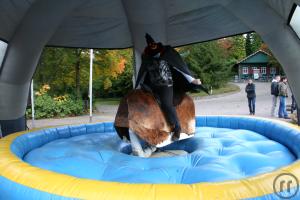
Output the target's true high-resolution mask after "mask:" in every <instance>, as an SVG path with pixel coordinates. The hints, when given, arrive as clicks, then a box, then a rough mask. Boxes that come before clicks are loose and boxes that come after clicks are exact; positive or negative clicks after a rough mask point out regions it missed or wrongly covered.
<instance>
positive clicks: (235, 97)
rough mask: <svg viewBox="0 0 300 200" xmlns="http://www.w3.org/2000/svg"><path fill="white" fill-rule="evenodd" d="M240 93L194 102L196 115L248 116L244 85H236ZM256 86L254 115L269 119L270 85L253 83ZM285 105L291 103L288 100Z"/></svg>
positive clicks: (270, 103) (289, 99)
mask: <svg viewBox="0 0 300 200" xmlns="http://www.w3.org/2000/svg"><path fill="white" fill-rule="evenodd" d="M237 85H238V86H239V87H240V88H241V91H240V92H238V93H234V94H231V95H223V96H222V97H218V98H214V97H212V98H203V99H200V100H197V101H195V105H196V114H197V115H249V109H248V101H247V98H246V93H245V86H246V83H239V84H237ZM255 85H256V96H257V97H256V115H257V116H260V117H271V105H272V99H271V95H270V83H255ZM287 103H288V104H290V103H291V98H288V100H287Z"/></svg>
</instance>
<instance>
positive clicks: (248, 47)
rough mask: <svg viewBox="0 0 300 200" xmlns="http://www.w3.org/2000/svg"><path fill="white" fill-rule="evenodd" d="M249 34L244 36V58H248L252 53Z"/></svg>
mask: <svg viewBox="0 0 300 200" xmlns="http://www.w3.org/2000/svg"><path fill="white" fill-rule="evenodd" d="M251 43H252V42H251V34H250V33H247V34H246V41H245V52H246V56H249V55H251V54H252V53H253V49H252V44H251Z"/></svg>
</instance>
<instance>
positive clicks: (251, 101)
mask: <svg viewBox="0 0 300 200" xmlns="http://www.w3.org/2000/svg"><path fill="white" fill-rule="evenodd" d="M245 92H246V93H247V98H248V106H249V112H250V115H255V100H256V94H255V85H254V83H253V81H252V79H249V80H248V84H247V86H246V88H245Z"/></svg>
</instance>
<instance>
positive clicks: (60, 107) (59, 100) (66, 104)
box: [26, 92, 84, 119]
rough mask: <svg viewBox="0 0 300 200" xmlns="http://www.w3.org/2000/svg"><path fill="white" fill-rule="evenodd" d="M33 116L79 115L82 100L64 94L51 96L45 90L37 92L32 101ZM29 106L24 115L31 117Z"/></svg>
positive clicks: (82, 110) (81, 110)
mask: <svg viewBox="0 0 300 200" xmlns="http://www.w3.org/2000/svg"><path fill="white" fill-rule="evenodd" d="M34 105H35V106H34V108H35V118H36V119H41V118H52V117H66V116H76V115H81V114H83V112H84V109H83V101H82V100H76V99H75V98H74V97H71V96H68V95H64V96H59V97H55V98H52V97H51V96H50V95H49V94H48V93H47V92H44V93H43V92H42V93H41V92H37V95H36V97H35V102H34ZM31 111H32V110H31V108H28V109H27V110H26V115H27V116H28V117H31Z"/></svg>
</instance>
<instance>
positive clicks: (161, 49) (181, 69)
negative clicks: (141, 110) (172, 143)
mask: <svg viewBox="0 0 300 200" xmlns="http://www.w3.org/2000/svg"><path fill="white" fill-rule="evenodd" d="M145 37H146V41H147V46H146V48H145V49H144V52H143V55H142V64H141V68H140V70H139V73H138V76H137V80H136V84H135V87H136V88H137V87H139V86H140V87H141V88H142V89H144V90H146V91H150V92H152V93H153V95H154V96H155V98H156V99H157V100H158V102H159V104H160V108H161V109H162V111H163V113H164V115H165V117H166V120H167V122H168V123H169V124H170V125H171V127H172V129H173V130H172V132H173V136H172V140H178V139H179V136H180V132H181V127H180V123H179V120H178V117H177V113H176V109H175V106H176V105H178V104H179V103H180V101H181V99H182V97H183V95H184V94H185V92H187V91H190V90H195V89H203V90H205V91H206V92H207V93H208V91H207V90H206V89H205V88H204V87H203V86H202V85H201V81H200V79H195V78H193V76H192V73H191V72H190V70H189V69H188V67H187V65H186V64H185V63H184V61H183V60H182V58H181V56H180V55H179V53H178V52H177V51H176V50H175V49H174V48H172V47H171V46H164V45H163V44H162V43H156V42H155V41H154V39H153V38H152V37H151V36H150V35H149V34H146V36H145Z"/></svg>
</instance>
